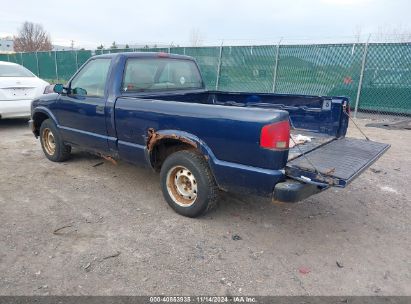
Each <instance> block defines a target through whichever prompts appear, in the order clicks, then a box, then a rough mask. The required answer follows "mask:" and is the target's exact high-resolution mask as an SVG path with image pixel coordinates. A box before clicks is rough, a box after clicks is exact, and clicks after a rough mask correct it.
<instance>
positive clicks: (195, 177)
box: [160, 151, 218, 217]
mask: <svg viewBox="0 0 411 304" xmlns="http://www.w3.org/2000/svg"><path fill="white" fill-rule="evenodd" d="M160 179H161V190H162V191H163V195H164V198H165V199H166V201H167V203H168V204H169V205H170V206H171V208H173V209H174V210H175V211H176V212H177V213H179V214H181V215H184V216H188V217H197V216H200V215H202V214H205V213H206V212H207V211H209V210H211V209H212V208H214V207H215V206H216V205H217V196H218V195H217V194H218V188H217V185H216V183H215V180H214V177H213V175H212V174H211V171H210V168H209V167H208V164H207V162H206V161H205V159H204V158H203V157H202V156H201V155H198V154H196V153H194V152H191V151H179V152H175V153H173V154H171V155H170V156H169V157H167V158H166V160H165V161H164V163H163V165H162V166H161V172H160Z"/></svg>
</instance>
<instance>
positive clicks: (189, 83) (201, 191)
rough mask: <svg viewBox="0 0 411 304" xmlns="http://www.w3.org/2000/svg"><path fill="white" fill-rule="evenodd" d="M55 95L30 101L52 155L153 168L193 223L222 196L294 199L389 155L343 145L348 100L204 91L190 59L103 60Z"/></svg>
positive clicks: (371, 146) (37, 130) (136, 56)
mask: <svg viewBox="0 0 411 304" xmlns="http://www.w3.org/2000/svg"><path fill="white" fill-rule="evenodd" d="M52 91H53V93H51V94H47V95H44V96H42V97H41V98H39V99H37V100H35V101H33V103H32V120H31V127H32V130H33V133H34V135H35V136H36V137H40V141H41V143H42V148H43V151H44V153H45V155H46V157H47V158H49V159H50V160H52V161H64V160H66V159H68V158H69V156H70V151H71V147H72V146H76V147H79V148H81V149H84V150H87V151H91V152H93V153H96V154H99V155H102V156H104V157H110V158H114V159H121V160H124V161H127V162H129V163H132V164H137V165H142V166H146V167H150V168H152V169H153V170H156V171H158V172H160V179H161V187H162V191H163V195H164V197H165V200H166V201H167V202H168V203H169V205H170V206H171V207H172V208H173V209H174V210H176V211H177V212H178V213H180V214H182V215H185V216H191V217H195V216H199V215H201V214H203V213H204V212H206V211H208V210H210V209H211V208H212V207H213V206H215V205H216V203H217V201H218V192H219V191H229V192H238V193H244V194H257V195H261V196H267V197H272V198H273V199H276V200H280V201H285V202H295V201H299V200H302V199H304V198H306V197H308V196H310V195H313V194H315V193H318V192H320V191H323V190H325V189H327V188H329V187H345V186H346V185H347V184H348V183H349V182H351V181H352V180H353V179H354V178H355V177H356V176H358V174H359V173H360V172H361V171H363V170H364V169H366V168H367V167H368V166H370V165H371V163H372V162H374V161H375V160H376V159H377V158H378V157H379V156H381V155H382V154H383V153H384V152H385V151H386V150H387V149H388V147H389V146H388V145H386V144H381V143H375V142H372V141H370V140H367V139H366V140H360V139H349V138H345V134H346V131H347V127H348V122H349V100H348V99H347V98H346V97H327V96H305V95H288V94H270V93H256V92H221V91H212V90H208V89H207V88H206V87H205V85H204V82H203V81H202V78H201V73H200V70H199V68H198V66H197V64H196V62H195V60H194V59H193V58H191V57H188V56H181V55H173V54H164V53H118V54H107V55H100V56H95V57H93V58H91V59H90V60H89V61H87V62H86V63H85V64H84V65H83V66H82V67H81V68H80V69H79V71H77V73H76V74H75V75H74V76H73V77H72V78H71V79H70V81H69V82H68V83H67V84H66V85H64V86H63V85H55V86H54V87H52ZM301 139H304V140H301Z"/></svg>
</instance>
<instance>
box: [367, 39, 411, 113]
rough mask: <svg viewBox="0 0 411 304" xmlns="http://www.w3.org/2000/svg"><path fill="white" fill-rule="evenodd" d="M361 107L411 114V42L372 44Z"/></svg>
mask: <svg viewBox="0 0 411 304" xmlns="http://www.w3.org/2000/svg"><path fill="white" fill-rule="evenodd" d="M366 60H367V61H366V65H365V69H364V80H363V84H362V87H361V95H360V109H362V110H371V111H385V112H394V113H405V114H411V44H372V45H369V47H368V52H367V58H366Z"/></svg>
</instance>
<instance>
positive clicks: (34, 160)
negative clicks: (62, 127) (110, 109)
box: [0, 120, 411, 295]
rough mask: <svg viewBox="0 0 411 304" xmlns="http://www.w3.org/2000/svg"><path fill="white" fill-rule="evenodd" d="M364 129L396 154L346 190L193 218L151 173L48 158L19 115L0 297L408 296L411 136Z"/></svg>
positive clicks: (7, 147)
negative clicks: (170, 201)
mask: <svg viewBox="0 0 411 304" xmlns="http://www.w3.org/2000/svg"><path fill="white" fill-rule="evenodd" d="M368 122H369V121H366V120H361V121H359V123H360V125H362V126H364V124H365V123H368ZM364 130H365V132H366V133H367V134H368V135H369V136H370V137H371V138H372V139H374V140H378V141H382V142H386V143H390V144H391V145H392V147H391V149H390V150H389V151H388V152H387V153H386V154H385V155H384V156H383V157H382V158H381V159H380V160H379V161H378V162H377V163H375V164H374V165H373V166H372V167H371V169H369V170H367V171H366V172H365V173H363V174H362V175H361V176H360V177H359V178H357V179H356V180H355V181H354V182H353V183H352V184H351V185H350V186H348V187H347V188H346V189H331V190H328V191H326V192H323V193H321V194H319V195H316V196H313V197H311V198H308V199H306V200H305V201H303V202H301V203H297V204H279V203H272V202H270V201H269V200H267V199H261V198H255V197H240V196H236V195H230V194H223V195H222V197H221V203H220V206H219V208H218V209H217V210H216V211H213V212H212V213H211V214H209V215H207V216H205V217H202V218H200V219H189V218H184V217H182V216H179V215H177V214H176V213H174V212H173V211H172V209H171V208H169V207H168V205H167V204H166V203H165V201H164V200H163V198H162V194H161V192H160V187H159V176H158V175H157V174H155V173H153V172H151V171H149V170H146V169H141V168H137V167H134V166H132V165H128V164H126V163H122V162H120V163H119V164H118V165H113V164H111V163H110V162H108V161H104V160H101V159H99V158H97V157H95V156H92V155H89V154H86V153H82V152H78V151H74V154H73V158H72V159H71V160H70V161H68V162H66V163H61V164H57V163H52V162H50V161H48V160H47V159H46V158H45V157H44V156H43V152H42V151H41V147H40V144H39V141H38V140H35V139H34V137H33V136H32V134H31V133H30V130H29V129H28V127H27V124H26V121H25V120H3V121H0V223H1V225H0V294H1V295H46V294H51V295H153V294H167V295H181V294H183V295H199V294H202V295H214V294H218V295H411V229H410V219H411V201H410V197H411V183H410V180H411V173H410V172H411V157H410V156H411V131H409V130H386V129H381V128H372V127H365V128H364ZM349 133H350V135H351V136H355V137H359V136H360V134H359V132H357V131H356V130H355V129H354V128H353V126H351V127H350V130H349ZM235 235H237V236H239V238H240V239H239V240H234V239H235V238H234V239H233V236H235ZM337 264H339V265H337Z"/></svg>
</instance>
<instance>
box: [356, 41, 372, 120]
mask: <svg viewBox="0 0 411 304" xmlns="http://www.w3.org/2000/svg"><path fill="white" fill-rule="evenodd" d="M370 38H371V34H370V35H369V36H368V39H367V42H366V43H365V47H364V53H363V55H362V62H361V72H360V80H359V82H358V90H357V97H356V99H355V108H354V118H357V111H358V104H359V102H360V95H361V89H362V81H363V79H364V69H365V63H366V61H367V53H368V44H369V43H370Z"/></svg>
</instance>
